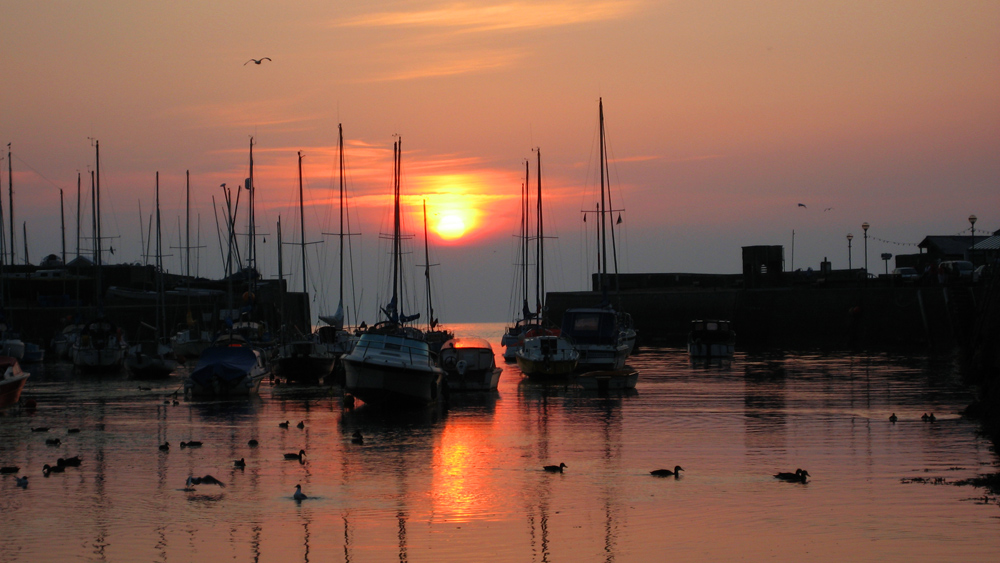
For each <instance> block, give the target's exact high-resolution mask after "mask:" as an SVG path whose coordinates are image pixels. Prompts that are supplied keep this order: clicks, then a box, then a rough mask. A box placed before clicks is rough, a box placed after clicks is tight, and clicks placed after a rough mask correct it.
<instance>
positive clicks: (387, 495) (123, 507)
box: [0, 324, 1000, 563]
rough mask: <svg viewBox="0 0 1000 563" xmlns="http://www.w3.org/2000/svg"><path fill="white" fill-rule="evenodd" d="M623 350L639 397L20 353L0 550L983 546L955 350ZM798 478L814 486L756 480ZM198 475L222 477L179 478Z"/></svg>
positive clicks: (0, 558)
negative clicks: (472, 390) (239, 379)
mask: <svg viewBox="0 0 1000 563" xmlns="http://www.w3.org/2000/svg"><path fill="white" fill-rule="evenodd" d="M452 328H455V329H456V332H457V333H459V334H461V335H478V336H483V337H487V338H489V340H490V341H491V342H492V343H493V345H494V350H495V352H496V353H497V357H498V363H499V364H501V365H503V363H502V357H501V356H500V353H501V352H502V350H501V349H500V347H499V341H500V334H501V332H502V330H503V327H502V325H498V324H479V325H460V326H456V327H452ZM629 364H630V365H631V366H633V367H635V368H636V369H638V370H639V373H640V377H639V383H638V385H637V387H636V389H635V390H634V391H629V392H614V391H612V392H610V393H607V394H599V393H597V392H588V391H584V390H581V389H577V388H573V387H571V386H565V385H555V386H553V385H548V386H542V385H535V384H531V383H529V382H527V381H526V380H524V379H523V378H522V376H521V374H520V373H519V371H518V369H517V366H516V365H513V364H506V365H504V372H503V375H502V376H501V378H500V388H499V390H498V391H497V392H495V393H489V394H482V393H480V394H453V395H452V397H451V399H450V402H449V405H448V406H447V408H443V407H437V408H428V409H420V410H414V411H395V410H390V411H386V410H379V409H374V408H370V407H369V406H367V405H360V406H358V407H356V408H353V409H347V408H344V406H343V403H342V400H341V397H340V393H339V389H337V388H333V390H332V391H331V390H330V389H329V388H326V387H295V386H290V385H282V384H279V385H273V386H272V385H268V384H267V383H265V385H264V386H262V388H261V393H260V397H259V398H255V399H251V400H243V401H227V402H218V401H192V400H186V399H184V397H183V392H182V391H181V394H180V396H179V397H177V404H174V399H175V397H174V392H175V391H177V390H179V389H181V387H182V381H183V376H184V375H185V374H186V371H185V370H184V369H182V370H180V371H179V372H177V373H176V374H175V375H174V376H172V377H170V378H169V379H166V380H161V381H153V382H145V381H143V382H138V381H135V380H131V379H129V378H128V377H127V375H126V374H125V373H124V372H123V373H122V374H120V375H114V376H103V377H100V376H86V375H79V374H76V373H74V372H73V371H72V369H71V367H70V366H68V365H64V364H57V363H49V364H45V365H30V366H26V370H27V371H31V372H32V377H31V379H30V380H29V383H28V385H27V387H26V388H25V391H24V398H30V399H31V400H33V401H35V402H36V403H37V407H35V408H32V409H29V408H23V407H22V408H20V409H13V410H7V411H5V412H4V413H3V415H2V416H0V465H3V466H19V467H20V468H21V471H20V473H19V474H20V475H27V476H28V477H29V484H28V486H27V487H26V488H21V487H18V486H17V484H16V481H15V478H14V476H13V475H3V476H2V478H0V523H2V530H3V532H2V534H0V563H8V562H11V563H13V562H32V563H38V562H44V561H162V562H169V561H178V562H180V561H185V562H186V561H211V562H218V561H222V560H231V561H282V562H285V561H345V562H365V561H379V562H384V561H414V562H417V561H510V562H526V561H537V562H543V561H606V562H612V561H664V560H670V561H675V562H685V561H736V560H744V561H831V562H832V561H836V562H843V561H907V562H908V563H913V562H921V561H928V562H930V561H935V562H936V561H984V562H985V561H996V560H998V559H1000V506H998V501H997V499H996V498H995V497H994V496H992V495H991V494H989V493H988V492H987V491H986V490H984V489H982V488H976V487H974V486H959V485H957V483H959V482H961V481H962V480H965V479H970V478H974V477H977V476H979V475H984V474H991V473H996V472H998V471H1000V469H998V465H1000V464H998V457H997V454H996V453H995V452H994V451H993V450H992V446H991V444H990V442H989V441H988V440H987V439H986V438H984V437H983V436H982V435H981V433H980V428H979V426H978V425H977V423H975V422H974V421H970V420H967V419H965V418H962V417H961V416H960V414H959V413H960V411H961V410H962V409H963V408H964V407H965V406H966V405H968V404H969V403H970V402H971V400H972V398H973V397H972V395H971V392H970V390H969V389H967V388H966V387H964V386H963V384H962V382H961V380H960V377H959V374H958V371H957V368H956V365H955V364H954V362H953V361H952V359H951V358H948V357H945V358H941V357H923V356H914V355H899V356H896V355H890V354H861V355H858V354H854V355H851V354H820V353H792V352H786V353H769V354H762V355H757V354H750V353H740V352H738V353H737V355H736V357H735V358H734V359H733V360H732V361H727V362H722V363H712V364H704V363H693V362H692V361H691V360H690V359H689V358H688V356H687V354H686V352H685V351H684V350H683V349H678V348H647V349H644V350H642V352H641V353H640V354H637V355H634V356H633V357H632V358H631V359H630V361H629ZM893 413H895V415H896V416H897V417H898V421H897V422H895V423H893V422H890V420H889V417H890V415H891V414H893ZM924 413H928V414H930V413H933V414H934V415H935V420H934V421H933V422H931V421H925V420H923V419H922V415H923V414H924ZM285 421H288V422H289V425H288V427H287V428H283V427H279V423H282V422H285ZM300 421H301V422H302V425H303V427H302V428H298V427H297V424H298V423H299V422H300ZM44 427H47V428H48V431H33V429H36V430H37V429H41V428H44ZM70 429H79V432H73V433H70V432H69V430H70ZM355 431H359V432H360V433H361V434H362V435H363V437H364V443H363V444H355V443H352V434H353V433H354V432H355ZM55 438H58V439H59V444H58V445H49V444H47V443H46V440H52V439H55ZM250 440H257V441H258V442H259V445H257V446H256V447H251V446H249V445H248V441H250ZM188 441H200V442H202V444H203V445H202V446H200V447H184V448H182V447H181V442H188ZM165 442H169V444H170V447H169V450H167V451H161V450H160V449H159V448H158V446H160V445H161V444H164V443H165ZM299 450H304V451H305V452H306V453H305V456H304V458H303V460H302V461H301V462H300V461H298V460H286V459H284V454H285V453H295V452H298V451H299ZM76 455H78V456H80V457H81V458H82V463H81V465H80V466H79V467H69V468H66V469H65V471H64V472H61V473H52V474H50V475H49V476H48V477H45V476H43V474H42V466H43V465H44V464H50V465H55V462H56V460H57V459H58V458H60V457H62V458H69V457H71V456H76ZM241 458H242V459H243V460H245V464H246V466H245V468H237V467H235V466H234V463H233V462H234V460H238V459H241ZM559 463H565V464H566V466H567V467H566V469H565V470H564V471H563V472H562V473H553V472H546V471H544V470H543V469H542V467H543V466H544V465H549V464H559ZM676 465H679V466H681V467H683V469H684V470H683V471H682V472H681V477H679V478H673V477H667V478H658V477H654V476H651V475H650V471H651V470H654V469H661V468H667V469H671V468H673V467H674V466H676ZM796 468H803V469H805V470H807V471H808V472H809V473H810V475H811V478H810V479H809V480H808V481H807V482H806V483H789V482H783V481H779V480H777V479H775V478H774V477H773V474H774V473H777V472H779V471H795V469H796ZM206 475H211V476H213V477H215V478H217V479H218V480H219V481H221V482H222V483H223V484H224V485H225V486H224V487H222V486H218V485H213V484H201V485H194V486H193V487H191V489H193V490H185V489H186V488H187V487H186V486H185V481H186V480H187V478H188V477H189V476H196V477H203V476H206ZM296 485H301V486H302V491H303V492H304V493H305V494H306V495H307V496H308V498H307V499H305V500H302V501H296V500H294V499H293V498H292V494H293V492H294V491H295V486H296Z"/></svg>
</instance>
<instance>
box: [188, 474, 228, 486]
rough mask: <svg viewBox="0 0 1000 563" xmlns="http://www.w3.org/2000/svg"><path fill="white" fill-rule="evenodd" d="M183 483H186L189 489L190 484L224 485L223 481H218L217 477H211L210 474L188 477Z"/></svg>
mask: <svg viewBox="0 0 1000 563" xmlns="http://www.w3.org/2000/svg"><path fill="white" fill-rule="evenodd" d="M185 484H186V485H187V488H188V489H191V486H192V485H218V486H220V487H223V488H225V487H226V484H225V483H223V482H222V481H219V480H218V479H216V478H215V477H212V476H211V475H205V476H204V477H188V478H187V482H186V483H185Z"/></svg>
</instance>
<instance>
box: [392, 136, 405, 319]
mask: <svg viewBox="0 0 1000 563" xmlns="http://www.w3.org/2000/svg"><path fill="white" fill-rule="evenodd" d="M392 148H393V151H392V157H393V161H394V162H393V164H394V166H393V179H392V184H393V191H392V199H393V208H392V303H393V306H394V307H395V310H394V311H393V314H394V315H396V316H397V318H398V317H399V311H400V304H399V299H398V297H399V176H400V174H399V167H400V165H401V164H402V159H400V157H399V155H400V153H402V152H403V139H402V137H400V138H398V139H397V140H396V142H395V143H393V145H392Z"/></svg>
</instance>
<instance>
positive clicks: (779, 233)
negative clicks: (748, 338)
mask: <svg viewBox="0 0 1000 563" xmlns="http://www.w3.org/2000/svg"><path fill="white" fill-rule="evenodd" d="M998 21H1000V2H998V1H995V0H993V1H985V2H972V1H955V2H940V1H928V2H921V1H916V0H904V1H879V2H869V1H845V2H835V1H827V2H800V1H793V0H782V1H777V0H776V1H766V0H765V1H746V2H741V1H722V2H713V1H708V2H705V1H697V2H695V1H670V0H659V1H652V0H619V1H601V0H593V1H589V0H551V1H549V0H542V1H538V2H519V1H511V2H502V1H501V2H492V1H486V2H433V1H424V2H420V1H398V2H394V1H382V0H374V1H372V2H364V3H361V2H344V1H305V2H297V3H294V5H289V4H286V3H279V2H246V1H241V2H235V1H216V2H211V3H203V2H172V3H146V2H125V1H120V2H118V1H105V2H48V1H46V2H24V1H18V2H12V3H8V5H7V6H6V7H5V9H4V10H3V17H2V18H0V47H2V50H3V53H4V57H3V62H2V63H0V66H2V68H3V77H2V78H0V93H2V96H0V101H2V107H0V141H2V143H3V144H6V143H11V150H12V154H13V157H12V165H13V171H14V172H13V181H14V212H15V218H14V222H15V226H16V233H15V238H16V246H17V255H18V261H19V262H20V261H23V259H24V252H23V250H22V245H23V239H22V235H21V228H22V223H26V225H27V237H28V242H29V249H28V252H29V259H30V260H31V262H33V263H37V262H38V261H39V260H40V259H41V258H42V257H43V256H44V255H46V254H49V253H53V252H55V253H58V252H59V251H60V238H59V189H60V188H62V189H63V190H64V192H65V196H64V197H65V202H66V203H65V205H66V224H67V229H68V230H69V232H68V234H67V251H68V254H69V255H70V256H72V255H74V254H75V244H76V242H75V233H74V229H75V222H76V178H77V172H78V171H81V172H83V174H84V176H85V179H84V188H85V189H84V191H85V193H89V181H88V180H87V179H86V175H87V174H88V172H87V171H88V167H89V168H93V166H94V151H93V147H92V146H91V141H90V140H89V138H96V139H99V141H100V147H101V176H102V179H101V189H102V195H103V197H104V199H103V200H102V210H103V219H104V234H105V235H110V236H115V237H119V238H115V239H112V240H111V242H110V244H111V245H112V246H113V247H115V254H114V256H113V257H111V258H110V261H111V262H133V261H141V260H142V253H143V251H142V248H141V244H140V242H139V241H140V232H141V230H142V228H141V227H140V212H139V206H140V204H141V206H142V214H143V215H144V216H145V220H148V215H149V213H150V211H151V210H152V206H153V190H154V181H155V180H154V179H155V174H156V172H157V171H159V172H160V177H161V203H162V211H161V213H162V216H163V221H164V236H165V237H166V241H165V243H164V246H165V247H166V246H178V245H179V244H180V242H179V240H178V222H179V221H183V213H184V171H185V170H190V171H191V183H192V194H193V196H192V197H193V210H192V213H193V219H192V222H193V223H194V222H196V221H197V219H196V218H195V217H194V216H195V215H200V225H201V244H202V245H203V246H205V248H204V249H203V250H202V251H201V256H200V259H199V261H198V263H199V272H200V273H201V274H202V275H203V276H210V277H216V276H219V275H221V274H222V261H221V257H220V255H221V253H220V250H219V244H218V238H217V234H216V223H215V218H214V215H213V210H212V197H213V196H215V198H216V200H217V201H221V199H222V191H221V189H220V188H219V185H220V184H221V183H223V182H225V183H227V184H228V185H230V186H236V185H238V184H239V183H241V182H242V180H243V178H244V177H246V175H247V173H248V158H247V157H248V154H247V152H248V145H249V140H250V136H253V137H254V139H255V142H256V146H255V149H254V150H255V162H256V167H255V178H256V185H257V189H258V192H257V198H258V206H257V216H258V225H259V226H258V229H259V230H260V231H262V232H265V233H269V234H268V235H266V239H267V240H266V243H263V242H261V243H260V249H261V250H260V253H261V254H260V265H261V267H262V270H263V273H264V275H265V276H267V277H274V276H276V275H277V258H276V252H277V251H276V248H277V244H276V242H277V238H276V233H275V223H276V221H277V219H278V216H279V215H280V216H281V220H282V230H283V238H284V240H285V242H289V241H292V240H294V241H296V242H297V241H298V240H299V235H298V210H297V204H298V203H297V202H298V193H297V180H296V153H297V152H298V151H302V152H303V154H304V155H305V158H304V160H303V172H304V175H305V180H304V183H305V191H306V195H305V198H306V201H307V207H308V208H307V210H306V230H307V234H306V239H307V240H309V241H318V240H325V241H326V244H325V245H322V246H320V245H312V246H310V248H309V254H310V258H309V262H310V266H309V267H310V268H311V270H312V273H311V274H310V276H309V285H310V291H311V292H314V293H315V294H316V297H315V299H314V301H313V312H314V314H316V313H320V312H325V311H329V309H330V308H331V306H332V307H335V306H336V299H335V298H333V299H332V305H331V299H330V298H329V297H328V295H330V294H335V293H336V291H337V288H336V287H335V283H334V282H331V281H330V280H331V279H335V266H336V262H337V260H336V252H337V245H336V240H335V237H330V236H323V235H322V234H321V233H324V232H325V233H330V232H334V231H336V229H337V224H336V217H337V209H336V208H335V207H334V206H335V205H336V199H335V197H336V194H335V191H334V190H335V188H336V185H337V175H336V169H337V167H336V144H337V124H338V123H342V124H343V127H344V136H345V140H346V143H347V167H348V178H349V180H348V185H349V190H350V193H351V195H352V199H351V205H352V211H351V214H352V215H351V221H352V229H353V230H354V231H355V232H358V233H361V235H360V236H359V237H353V242H354V245H355V258H354V262H355V270H356V272H355V276H354V278H355V282H354V283H355V286H356V287H357V288H358V294H359V297H361V298H362V303H361V307H360V311H359V312H360V316H361V318H364V319H366V320H368V322H372V321H373V320H375V318H374V317H375V313H374V311H375V301H376V294H377V293H378V292H379V291H382V290H381V289H379V286H381V285H383V284H382V283H381V281H380V279H379V278H380V277H381V276H380V272H379V268H378V264H379V261H380V259H381V253H380V251H379V238H378V233H379V232H385V231H386V230H387V229H389V225H390V224H389V222H388V221H387V215H386V214H387V212H388V210H389V205H390V200H389V194H390V181H391V170H392V144H393V141H394V140H395V137H394V135H399V136H400V137H401V138H402V142H403V150H404V154H403V158H402V160H403V181H402V191H403V193H404V196H405V201H404V204H405V205H406V206H407V210H408V216H407V231H408V232H410V233H413V234H420V233H421V232H422V224H421V222H420V216H419V206H420V202H421V201H422V200H424V199H426V201H427V208H428V215H429V221H430V224H431V230H432V237H431V260H432V262H433V263H439V264H440V266H438V267H435V268H434V270H433V271H432V276H433V277H434V279H435V282H434V283H435V296H436V297H435V301H436V303H435V306H436V309H438V311H439V316H440V318H441V320H442V321H445V322H447V321H452V322H459V321H491V320H495V321H502V320H505V319H507V318H509V316H510V314H511V313H510V311H511V304H510V300H511V299H510V298H511V285H512V280H513V276H514V270H515V265H514V261H515V257H514V252H513V248H514V243H515V240H514V235H515V233H516V232H517V229H518V226H517V223H518V219H519V202H520V200H519V193H520V189H521V183H522V182H523V178H524V162H525V160H526V159H528V160H530V161H531V182H532V187H534V182H535V173H536V172H535V164H534V162H535V154H534V153H533V152H532V149H533V148H535V147H538V148H540V149H541V154H542V172H543V190H544V197H545V207H546V209H545V222H546V234H547V236H551V237H553V238H551V239H548V245H549V249H550V251H549V254H548V260H547V270H548V271H549V274H550V275H549V279H548V284H547V285H548V287H547V288H548V289H549V290H577V289H584V288H586V287H588V285H589V280H588V276H589V273H590V272H591V271H593V268H594V262H595V259H596V256H595V253H594V247H595V245H594V231H593V230H592V229H593V221H588V223H586V224H585V223H584V222H583V221H582V217H583V215H582V214H581V210H584V209H588V210H589V209H593V207H594V204H595V202H596V201H597V200H598V196H597V190H598V177H599V176H598V173H597V167H598V157H597V143H598V120H597V107H598V99H599V98H603V100H604V106H605V115H606V124H607V133H608V146H609V153H610V158H611V160H612V162H611V178H612V188H613V191H612V194H613V197H614V202H615V206H616V207H619V206H621V207H624V209H625V211H623V212H622V213H621V215H622V217H623V223H622V225H621V228H622V230H621V231H620V238H621V239H622V240H621V242H622V246H621V249H620V254H621V266H620V269H621V270H622V271H624V272H708V273H736V272H738V271H740V269H741V265H740V257H741V254H740V247H741V246H746V245H757V244H775V245H784V246H785V259H786V264H787V267H788V268H791V267H792V266H793V260H794V268H803V269H804V268H806V267H810V266H811V267H813V268H818V267H819V263H820V261H821V260H822V259H823V258H824V257H827V258H829V259H830V260H831V261H832V262H833V266H834V268H846V267H847V261H848V256H847V254H848V253H847V241H846V239H845V236H846V235H847V234H848V233H852V234H853V235H854V236H855V238H854V241H853V247H854V248H853V265H854V266H855V267H859V266H861V265H862V264H863V262H864V255H863V239H862V231H861V227H860V225H861V223H862V222H865V221H867V222H868V223H870V224H871V228H870V230H869V233H868V234H869V237H870V238H869V240H868V246H869V248H868V260H869V268H870V269H871V270H873V271H881V270H882V269H883V268H884V265H883V263H882V262H881V260H880V259H879V255H880V254H881V253H883V252H891V253H893V254H908V253H915V252H917V248H916V246H915V244H916V243H918V242H919V241H920V240H921V239H922V238H923V237H924V236H925V235H950V234H959V233H963V234H968V233H969V231H968V229H969V222H968V220H967V217H968V216H969V215H970V214H975V215H977V216H978V218H979V220H978V222H977V223H976V231H977V233H982V232H983V231H990V232H992V231H994V230H996V229H998V228H1000V216H998V209H1000V205H998V204H1000V196H998V194H1000V189H998V188H1000V26H998V25H997V22H998ZM251 57H252V58H260V57H270V58H271V59H272V60H271V61H264V62H263V64H260V65H256V64H254V63H250V64H244V63H245V62H247V61H248V59H250V58H251ZM3 156H4V161H3V173H2V181H3V209H4V213H5V218H4V221H5V224H6V222H7V221H8V220H9V215H7V213H8V212H9V201H8V195H7V182H8V173H7V165H8V161H7V156H6V151H4V155H3ZM799 203H802V204H805V205H806V207H801V206H799V205H798V204H799ZM84 207H85V208H87V209H89V199H85V201H84ZM83 221H84V224H85V225H88V226H89V221H90V215H89V211H88V212H86V213H85V214H84V215H83ZM463 228H464V231H463ZM793 231H794V233H795V238H794V255H793V254H792V232H793ZM435 232H436V233H435ZM87 235H89V233H87V234H85V236H87ZM143 236H145V235H144V234H143ZM411 242H412V243H413V244H414V245H416V244H417V242H419V241H418V240H416V239H415V240H413V241H411ZM414 250H415V252H418V253H419V254H418V255H415V256H413V260H412V262H413V263H414V264H422V263H423V256H422V252H423V249H422V247H419V246H417V247H415V249H414ZM171 253H172V254H173V256H171V257H168V258H166V259H165V261H166V265H167V268H168V269H169V270H170V271H172V272H179V271H180V268H181V263H182V262H181V256H180V252H179V251H178V250H177V249H172V250H171ZM297 256H298V249H297V248H296V247H291V246H289V247H286V248H285V269H286V270H289V269H290V270H291V271H292V272H293V276H292V279H291V281H290V284H291V287H293V288H299V287H301V278H300V277H298V276H300V274H299V272H300V267H301V265H300V260H299V259H298V258H297ZM889 267H890V268H892V267H893V264H892V262H891V261H890V263H889ZM413 273H414V275H413V279H414V280H415V282H417V283H422V279H423V278H422V275H420V271H418V270H417V269H416V268H414V272H413ZM361 288H365V289H364V292H363V295H362V294H361V293H362V292H361ZM414 291H415V292H416V293H418V294H422V291H423V290H422V288H417V289H415V290H414ZM421 306H422V305H421Z"/></svg>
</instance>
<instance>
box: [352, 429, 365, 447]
mask: <svg viewBox="0 0 1000 563" xmlns="http://www.w3.org/2000/svg"><path fill="white" fill-rule="evenodd" d="M351 443H352V444H364V443H365V437H364V436H362V435H361V431H360V430H355V431H354V434H351Z"/></svg>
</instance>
